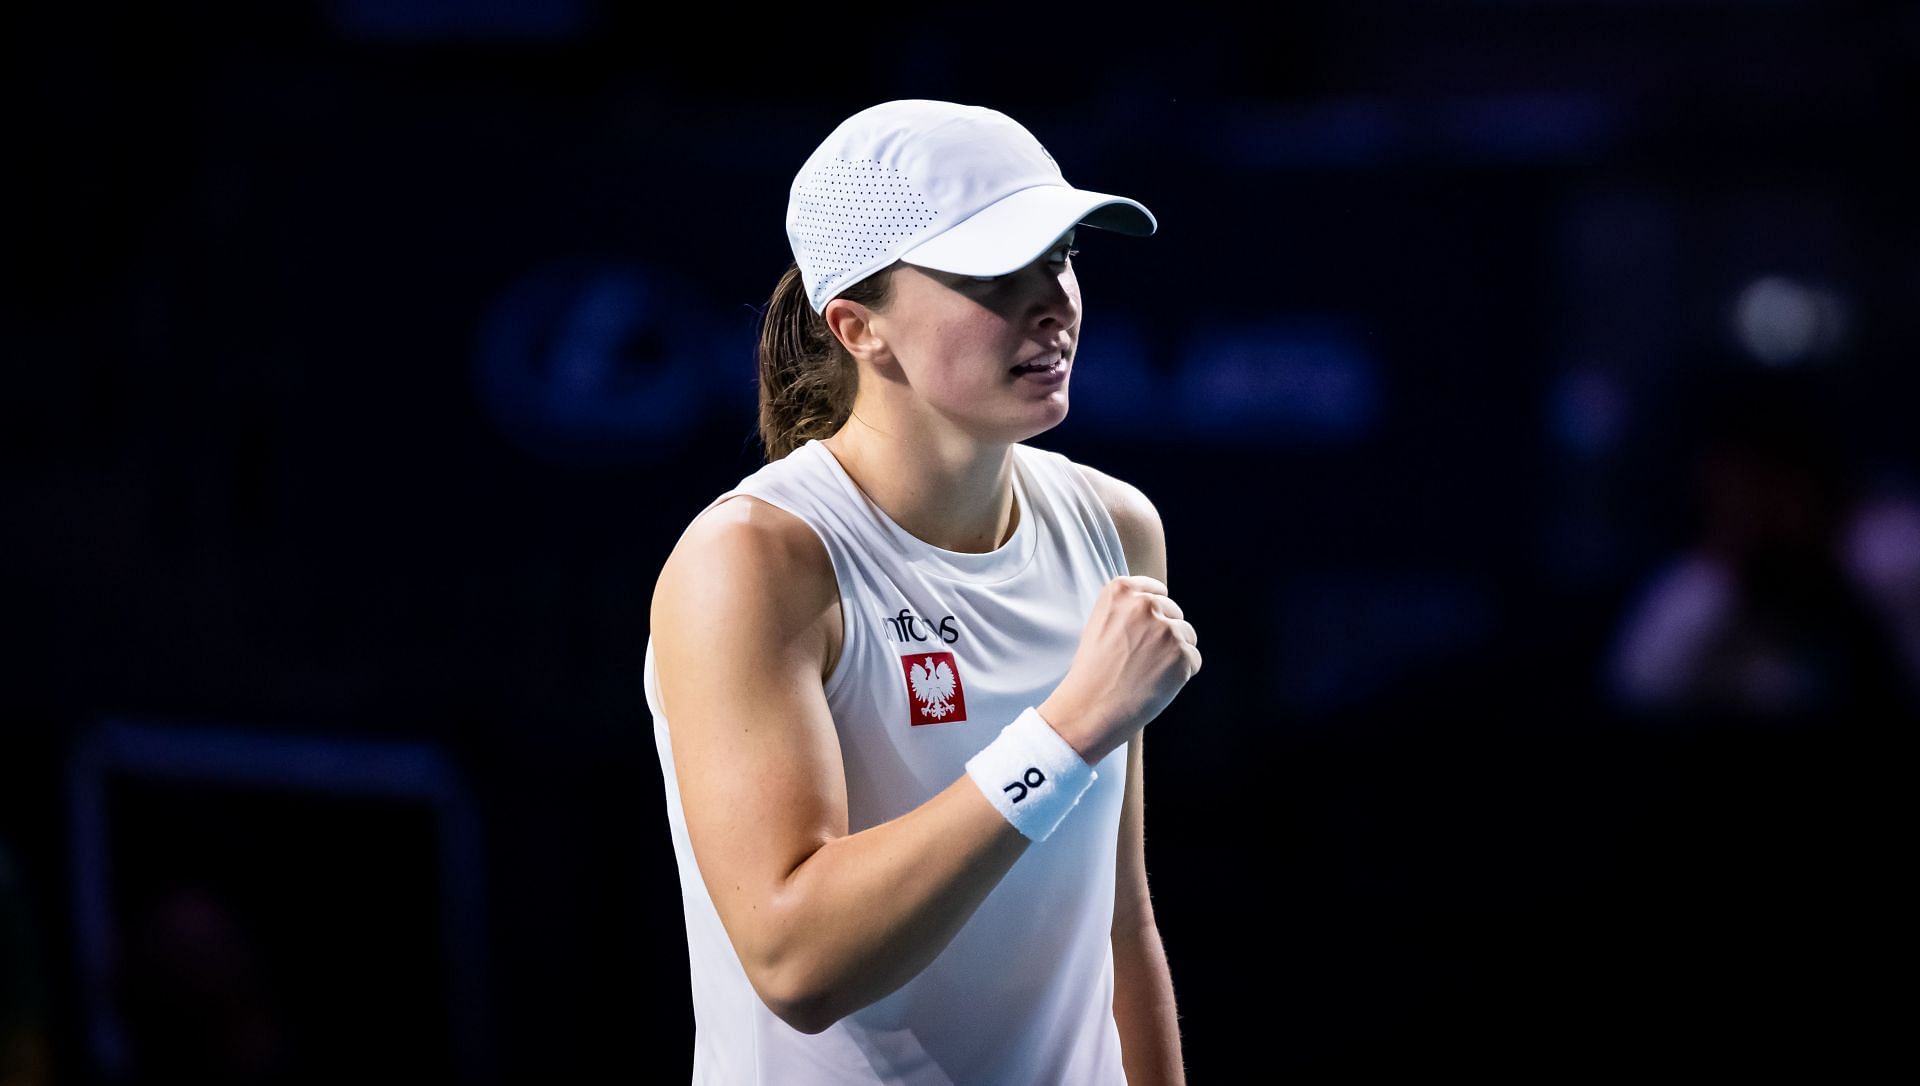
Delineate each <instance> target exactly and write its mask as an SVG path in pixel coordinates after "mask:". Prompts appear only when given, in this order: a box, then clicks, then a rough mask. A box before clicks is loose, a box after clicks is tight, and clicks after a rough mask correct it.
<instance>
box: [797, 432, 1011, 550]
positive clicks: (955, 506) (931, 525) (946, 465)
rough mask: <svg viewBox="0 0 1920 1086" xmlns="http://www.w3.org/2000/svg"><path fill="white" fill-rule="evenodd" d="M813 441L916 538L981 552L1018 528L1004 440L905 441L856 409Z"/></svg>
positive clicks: (994, 547) (1008, 448) (1008, 447)
mask: <svg viewBox="0 0 1920 1086" xmlns="http://www.w3.org/2000/svg"><path fill="white" fill-rule="evenodd" d="M821 444H823V445H825V446H827V451H828V452H830V453H832V454H833V456H834V457H835V458H836V459H837V460H839V461H840V466H841V468H843V469H845V471H846V473H847V475H848V476H849V477H851V478H852V479H853V481H854V482H855V483H856V484H858V486H859V487H860V489H861V490H863V491H865V492H866V494H867V497H868V498H870V499H872V501H873V502H874V504H876V505H878V506H879V507H880V508H881V510H882V511H884V512H885V513H886V514H887V516H889V517H891V518H892V519H893V522H894V523H895V524H898V525H899V526H900V527H901V528H904V529H905V530H906V531H907V533H908V534H910V535H912V536H913V537H914V538H916V539H918V540H920V541H921V542H923V543H927V544H931V545H932V546H935V547H939V548H940V549H942V550H949V551H960V552H963V553H967V554H984V553H986V552H987V551H992V550H997V549H998V548H1000V547H1001V546H1003V545H1005V543H1006V541H1007V540H1008V539H1010V538H1012V536H1013V532H1014V529H1015V528H1017V527H1019V524H1020V515H1021V511H1020V509H1019V508H1018V503H1017V502H1015V501H1014V499H1013V456H1012V451H1013V449H1012V446H1011V445H983V444H980V443H979V442H976V441H972V440H970V439H969V440H949V441H940V440H930V441H929V440H922V439H920V438H919V437H918V436H916V437H915V438H914V439H913V440H911V441H909V440H904V439H901V438H899V437H897V436H895V435H891V434H887V433H884V432H882V431H880V430H877V429H875V428H873V427H870V426H867V425H866V424H865V423H863V422H861V421H859V418H858V416H857V415H856V416H855V417H853V418H850V419H848V420H847V422H846V424H845V425H843V426H842V427H841V428H840V429H839V430H837V431H835V432H834V434H833V436H831V437H828V438H825V439H823V440H822V441H821Z"/></svg>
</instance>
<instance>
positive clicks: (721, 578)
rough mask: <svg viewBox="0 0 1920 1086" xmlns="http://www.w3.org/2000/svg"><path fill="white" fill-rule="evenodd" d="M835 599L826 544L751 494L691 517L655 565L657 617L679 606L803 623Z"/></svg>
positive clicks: (772, 621)
mask: <svg viewBox="0 0 1920 1086" xmlns="http://www.w3.org/2000/svg"><path fill="white" fill-rule="evenodd" d="M838 600H839V595H838V592H837V589H836V587H835V581H834V575H833V563H832V561H831V559H830V558H829V557H828V555H827V549H826V545H825V544H824V543H822V542H821V540H820V537H819V536H818V535H817V534H815V533H814V531H813V529H812V528H811V527H810V526H808V524H807V523H806V522H805V521H804V520H802V519H800V517H798V516H796V515H795V514H793V513H790V512H788V511H787V510H785V509H782V508H780V507H779V506H777V505H774V504H773V503H771V502H768V501H764V500H762V499H760V498H757V497H755V496H753V495H751V494H734V495H730V496H728V497H726V498H723V499H721V500H720V501H718V502H715V503H714V504H713V505H711V506H709V507H708V508H707V509H705V510H703V511H702V512H701V513H700V515H698V516H696V517H695V518H694V519H693V523H691V524H689V525H688V526H687V530H686V531H685V532H684V533H683V534H682V535H681V537H680V541H679V542H678V543H676V544H675V545H674V548H673V550H672V552H671V553H669V554H668V556H667V560H666V562H665V563H664V565H663V566H662V567H661V570H660V577H659V580H658V581H657V582H656V585H655V588H654V612H655V619H656V622H659V621H663V620H665V621H671V620H672V619H673V618H675V617H684V616H679V615H678V614H677V612H679V611H682V610H685V609H689V608H692V609H707V610H710V609H715V608H720V609H724V610H726V611H727V612H728V614H727V616H726V617H727V619H728V620H730V621H734V620H750V621H753V622H762V623H770V624H772V625H775V626H779V625H781V624H784V623H793V624H795V625H796V626H800V627H804V626H806V625H809V624H810V623H811V622H813V621H814V620H815V619H816V618H817V617H818V616H819V615H820V614H822V613H824V612H826V611H828V610H830V609H831V607H832V606H833V605H834V604H836V603H837V602H838Z"/></svg>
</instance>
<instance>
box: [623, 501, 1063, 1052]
mask: <svg viewBox="0 0 1920 1086" xmlns="http://www.w3.org/2000/svg"><path fill="white" fill-rule="evenodd" d="M837 599H838V594H837V589H836V585H835V581H834V576H833V570H832V566H831V564H830V563H829V561H828V558H827V554H826V550H825V548H824V546H823V545H822V544H821V542H820V540H819V538H818V537H817V536H815V535H814V534H813V531H812V529H811V528H809V527H808V526H806V524H805V523H804V522H802V521H800V520H799V519H798V518H796V517H794V516H793V515H792V514H789V513H786V512H785V511H783V510H780V509H777V508H774V507H773V506H770V505H768V504H766V503H764V502H761V501H759V500H758V499H754V498H742V499H735V500H730V501H727V502H723V503H721V504H720V505H719V506H718V507H716V508H715V509H713V510H711V511H709V512H708V513H706V514H705V515H703V516H702V517H701V518H699V520H697V521H696V522H695V523H694V524H693V525H692V526H691V527H690V528H689V529H688V531H687V534H686V535H685V536H684V537H682V539H681V542H680V544H679V545H678V546H676V547H675V549H674V552H673V554H672V555H671V556H669V558H668V559H667V562H666V565H665V567H664V568H663V569H662V571H661V575H660V580H659V583H658V585H657V586H656V589H655V592H654V598H653V607H652V622H651V633H652V637H653V647H654V663H655V673H656V677H657V680H658V684H659V692H660V697H661V701H662V703H663V704H662V709H663V710H664V712H665V715H666V718H667V720H668V727H669V733H670V737H671V740H672V749H673V763H674V771H675V774H676V775H677V777H678V778H679V784H680V795H681V803H682V807H683V808H684V810H685V812H686V820H687V832H688V836H689V838H690V839H691V841H692V845H693V850H694V855H695V859H696V860H697V862H698V864H699V867H700V872H701V875H702V877H703V878H704V879H705V881H706V885H707V890H708V892H709V894H710V895H711V896H712V898H713V902H714V907H715V908H716V910H717V911H718V912H719V915H720V920H721V923H722V924H724V925H725V927H726V929H727V935H728V937H729V938H730V939H731V940H732V942H733V946H734V950H735V952H736V953H737V954H738V955H739V957H740V961H741V964H742V965H743V966H744V967H745V969H746V973H747V977H748V979H749V980H750V981H751V982H752V983H753V986H754V989H755V991H757V992H758V993H759V994H760V997H761V999H762V1000H764V1001H765V1002H766V1004H767V1006H768V1007H769V1008H770V1009H772V1011H773V1012H774V1013H775V1014H777V1015H779V1016H780V1018H781V1019H782V1020H784V1021H786V1022H787V1023H788V1024H790V1025H792V1026H793V1027H794V1028H795V1029H798V1030H801V1031H803V1032H807V1033H817V1032H819V1031H821V1030H823V1029H826V1028H827V1027H828V1026H830V1025H832V1024H833V1023H834V1022H836V1021H839V1020H840V1019H841V1018H843V1017H845V1016H846V1015H847V1014H850V1013H852V1012H853V1011H855V1010H858V1009H859V1008H861V1007H864V1006H867V1005H868V1004H870V1003H873V1002H875V1001H876V1000H879V999H881V998H883V997H885V996H886V995H888V994H889V993H891V992H893V991H895V990H896V989H898V988H899V987H900V986H901V985H903V984H905V983H906V982H907V981H908V980H910V979H912V978H913V977H914V976H915V975H917V974H918V973H919V972H920V971H921V970H923V969H925V968H926V967H927V965H929V964H930V963H931V962H932V961H933V959H934V958H935V957H937V956H938V955H939V953H940V951H941V950H943V949H945V947H946V946H947V944H948V943H950V942H951V941H952V940H953V937H954V936H955V935H956V934H957V933H958V932H959V931H960V928H961V927H962V926H963V925H964V924H965V923H966V922H967V920H968V918H969V917H971V916H972V915H973V913H974V911H975V910H976V909H977V908H979V906H980V903H981V902H982V901H984V900H985V899H986V896H987V894H988V893H989V892H991V891H992V889H993V888H994V887H995V886H996V885H998V884H999V882H1000V880H1001V878H1002V877H1003V876H1004V875H1005V874H1006V873H1007V871H1008V870H1009V869H1010V868H1012V866H1013V864H1014V862H1015V861H1016V860H1018V859H1019V858H1020V856H1021V855H1022V854H1023V853H1024V852H1025V851H1026V847H1027V844H1028V841H1027V838H1026V837H1025V836H1023V835H1022V834H1021V833H1020V832H1019V831H1018V830H1016V829H1015V828H1014V827H1013V826H1012V825H1011V824H1010V823H1009V822H1007V820H1006V819H1005V818H1004V817H1002V816H1001V814H1000V812H999V811H997V810H996V809H995V808H994V807H993V805H992V804H991V803H989V802H988V801H987V799H986V797H985V796H984V795H982V794H981V792H980V789H979V787H978V786H977V785H975V784H974V783H973V781H972V779H971V778H970V777H968V776H966V775H964V774H962V775H961V776H959V777H958V778H956V779H955V781H954V782H953V783H952V784H951V785H950V786H948V787H947V788H946V789H945V790H944V791H942V792H940V793H939V794H938V795H936V796H934V797H933V798H932V799H930V800H928V801H927V802H926V803H924V804H922V805H921V806H919V807H917V808H915V809H914V810H912V811H909V812H907V813H906V814H904V815H901V816H900V817H898V818H896V819H893V820H892V821H890V822H886V823H883V824H881V825H878V826H874V827H871V828H869V829H866V830H862V831H861V832H859V833H856V834H849V833H848V832H847V797H846V778H845V775H844V772H843V769H842V763H841V754H840V745H839V738H838V736H837V734H836V732H835V731H834V726H833V719H832V717H831V715H830V713H829V711H828V708H827V702H826V694H825V690H824V688H823V684H822V677H823V675H824V674H826V672H827V664H828V660H827V654H828V652H829V651H830V645H829V635H830V631H831V630H832V629H833V628H834V624H835V623H836V622H837V619H836V617H835V616H836V615H837V613H838V608H837V607H836V606H835V603H836V601H837ZM1056 723H1057V722H1056Z"/></svg>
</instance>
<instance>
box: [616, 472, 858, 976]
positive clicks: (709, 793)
mask: <svg viewBox="0 0 1920 1086" xmlns="http://www.w3.org/2000/svg"><path fill="white" fill-rule="evenodd" d="M781 518H785V519H784V520H782V519H781ZM796 529H797V530H796ZM823 569H824V572H825V582H824V586H823V585H822V582H821V580H820V576H821V573H822V570H823ZM823 588H824V591H823ZM836 599H837V597H836V596H835V593H834V587H833V578H832V569H831V567H830V566H828V565H827V558H826V553H825V550H824V549H823V548H822V546H821V544H820V542H819V540H818V539H817V538H816V537H814V536H813V535H812V531H811V529H809V528H806V527H805V526H804V525H803V524H801V523H800V522H799V521H797V520H796V519H794V518H792V517H791V515H790V514H785V513H781V512H780V511H778V510H775V509H773V508H772V507H770V506H766V505H764V504H762V503H758V502H750V501H743V502H734V503H723V505H722V506H721V507H720V508H719V509H718V510H715V511H714V512H713V513H711V514H709V516H708V518H707V519H706V522H704V523H697V524H696V525H694V527H693V528H691V529H689V531H688V533H687V535H686V536H685V537H683V539H682V541H681V544H680V546H678V547H676V548H675V551H674V553H673V555H672V556H670V557H669V558H668V560H667V563H666V565H665V567H664V568H663V569H662V571H661V575H660V581H659V585H658V586H657V588H656V590H655V594H654V601H653V613H652V630H651V634H652V637H653V642H654V664H655V672H656V678H657V681H658V685H659V692H660V697H661V709H662V711H663V713H664V715H665V717H666V720H667V726H668V733H669V735H670V737H671V740H672V744H671V745H672V751H673V764H674V772H675V775H676V776H677V778H678V780H679V785H680V801H681V806H682V808H683V810H684V811H685V814H686V820H687V834H688V837H689V839H690V840H691V842H692V845H693V851H694V856H695V859H696V860H697V861H698V863H699V866H700V872H701V875H702V877H703V878H704V879H705V881H706V884H707V890H708V893H709V894H710V895H711V896H712V898H713V902H714V906H715V908H716V909H717V910H718V911H719V914H720V919H721V922H722V923H723V924H725V925H726V928H727V931H728V934H729V936H730V937H731V938H732V940H733V943H734V946H735V949H736V950H737V951H738V952H739V953H740V956H741V959H742V961H743V963H746V964H747V965H748V967H749V972H750V973H751V972H753V970H754V967H755V966H756V965H762V964H766V962H765V961H764V958H765V957H766V956H769V955H771V954H773V953H774V952H775V948H777V947H778V946H779V945H780V943H781V935H782V932H780V931H779V930H778V926H779V924H780V923H781V910H780V909H779V908H778V907H777V906H778V905H779V903H780V902H779V897H780V894H781V891H782V889H783V888H784V886H785V885H786V880H787V876H788V875H790V874H791V873H792V872H793V871H794V869H795V868H797V867H799V866H800V864H801V863H803V862H804V861H805V860H806V859H807V858H808V857H809V856H811V855H812V854H813V853H814V852H815V851H816V850H818V849H819V848H820V846H821V845H823V844H825V843H826V842H827V841H830V840H833V839H834V838H836V837H842V836H845V835H846V832H847V799H846V778H845V772H844V769H843V766H842V762H841V756H840V744H839V738H838V735H837V734H836V733H835V731H834V727H833V719H832V716H831V714H830V712H829V710H828V708H827V702H826V695H825V692H824V690H823V689H822V686H821V681H820V673H821V667H822V663H823V658H824V653H825V647H826V638H825V635H824V633H823V631H824V629H825V627H826V624H827V623H828V622H829V621H834V622H837V619H836V618H834V612H835V609H834V606H833V605H834V603H835V601H836ZM757 959H759V960H757Z"/></svg>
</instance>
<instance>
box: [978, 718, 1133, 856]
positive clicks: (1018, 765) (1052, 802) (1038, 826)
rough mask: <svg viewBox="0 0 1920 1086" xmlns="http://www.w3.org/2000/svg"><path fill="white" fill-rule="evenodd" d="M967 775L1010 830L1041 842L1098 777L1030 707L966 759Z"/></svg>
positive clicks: (1076, 752)
mask: <svg viewBox="0 0 1920 1086" xmlns="http://www.w3.org/2000/svg"><path fill="white" fill-rule="evenodd" d="M967 775H968V776H970V777H972V778H973V783H975V784H977V785H979V786H980V791H981V792H983V793H985V794H986V797H987V801H988V802H989V803H992V804H993V805H994V806H995V807H997V808H999V811H1000V813H1001V814H1003V815H1005V816H1006V819H1007V821H1009V822H1011V823H1013V827H1014V828H1015V829H1017V830H1019V831H1020V832H1021V833H1023V834H1026V835H1027V836H1028V837H1029V838H1031V839H1033V840H1035V841H1044V840H1046V839H1047V835H1049V834H1051V833H1052V832H1053V828H1054V827H1055V826H1058V825H1059V824H1060V820H1061V819H1063V818H1065V817H1067V812H1068V811H1071V810H1073V806H1074V804H1076V803H1079V802H1080V797H1081V796H1082V795H1084V794H1085V793H1086V791H1087V789H1088V788H1090V787H1092V785H1093V782H1094V781H1097V780H1099V779H1100V774H1099V773H1097V772H1095V771H1094V768H1093V767H1092V766H1090V765H1088V764H1087V762H1086V759H1084V758H1082V757H1080V752H1079V751H1077V750H1074V749H1073V747H1072V746H1071V745H1069V744H1068V743H1067V741H1066V740H1065V739H1062V738H1060V733H1059V732H1056V731H1054V730H1053V726H1052V725H1050V724H1048V723H1047V722H1046V719H1045V718H1043V717H1042V716H1041V715H1040V711H1039V710H1038V709H1035V708H1033V707H1032V706H1028V707H1027V709H1026V711H1025V712H1023V713H1021V714H1020V715H1019V716H1017V717H1015V718H1014V719H1013V723H1011V724H1009V725H1007V726H1006V727H1004V728H1002V729H1000V735H999V737H998V738H996V739H995V740H994V741H993V742H991V743H988V744H987V745H986V746H985V747H983V748H981V750H980V753H978V754H976V755H974V756H973V757H971V758H969V759H967Z"/></svg>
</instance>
